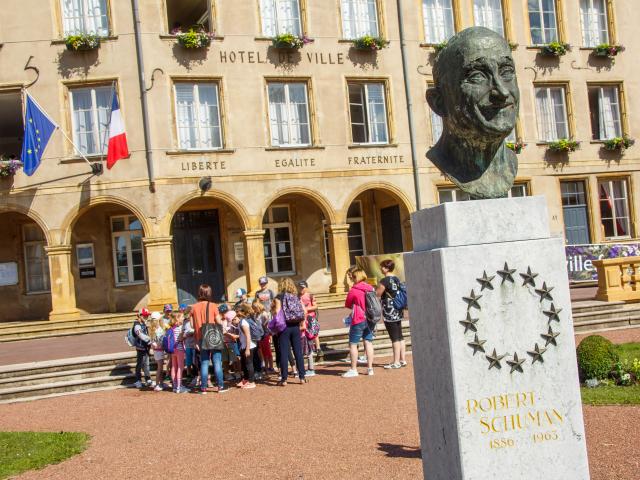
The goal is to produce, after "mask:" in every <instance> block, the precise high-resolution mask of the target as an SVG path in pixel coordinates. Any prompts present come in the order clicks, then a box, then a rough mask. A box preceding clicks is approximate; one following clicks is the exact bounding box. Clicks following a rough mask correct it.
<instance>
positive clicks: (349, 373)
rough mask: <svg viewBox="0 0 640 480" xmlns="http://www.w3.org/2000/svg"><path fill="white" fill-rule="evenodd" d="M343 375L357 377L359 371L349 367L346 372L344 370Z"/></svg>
mask: <svg viewBox="0 0 640 480" xmlns="http://www.w3.org/2000/svg"><path fill="white" fill-rule="evenodd" d="M342 376H343V377H344V378H351V377H357V376H358V371H357V370H351V369H349V370H347V371H346V372H344V373H343V374H342Z"/></svg>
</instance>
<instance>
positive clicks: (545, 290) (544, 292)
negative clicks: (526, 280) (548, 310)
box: [536, 282, 554, 302]
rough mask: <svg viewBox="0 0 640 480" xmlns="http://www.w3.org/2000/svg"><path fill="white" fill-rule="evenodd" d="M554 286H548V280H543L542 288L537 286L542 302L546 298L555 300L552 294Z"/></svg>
mask: <svg viewBox="0 0 640 480" xmlns="http://www.w3.org/2000/svg"><path fill="white" fill-rule="evenodd" d="M553 288H554V287H547V282H542V288H536V293H537V294H538V295H540V301H541V302H542V301H543V300H545V299H547V300H552V301H553V297H552V296H551V290H553Z"/></svg>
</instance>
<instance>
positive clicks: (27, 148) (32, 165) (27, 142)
mask: <svg viewBox="0 0 640 480" xmlns="http://www.w3.org/2000/svg"><path fill="white" fill-rule="evenodd" d="M56 128H58V125H56V124H55V123H54V122H53V121H52V120H51V119H50V118H49V116H48V115H47V114H46V113H45V112H44V111H43V110H42V109H41V108H40V106H39V105H38V104H37V103H36V102H35V100H33V99H32V98H31V96H30V95H29V94H27V108H26V113H25V116H24V141H23V142H22V155H21V157H20V159H21V160H22V164H23V170H24V173H26V174H27V175H29V176H31V175H33V172H35V171H36V168H38V166H39V165H40V160H41V159H42V154H43V153H44V149H45V148H47V143H49V139H50V138H51V135H53V132H54V131H55V129H56Z"/></svg>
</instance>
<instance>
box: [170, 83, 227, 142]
mask: <svg viewBox="0 0 640 480" xmlns="http://www.w3.org/2000/svg"><path fill="white" fill-rule="evenodd" d="M175 97H176V128H177V131H178V144H179V147H180V148H181V149H183V150H215V149H218V148H222V128H221V126H220V97H219V92H218V84H217V83H204V82H202V83H200V82H199V83H183V82H179V83H176V84H175Z"/></svg>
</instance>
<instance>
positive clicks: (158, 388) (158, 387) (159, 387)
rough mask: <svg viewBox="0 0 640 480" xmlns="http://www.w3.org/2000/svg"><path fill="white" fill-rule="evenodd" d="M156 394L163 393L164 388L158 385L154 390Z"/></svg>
mask: <svg viewBox="0 0 640 480" xmlns="http://www.w3.org/2000/svg"><path fill="white" fill-rule="evenodd" d="M153 391H154V392H161V391H162V386H161V385H156V386H155V388H154V389H153Z"/></svg>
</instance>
